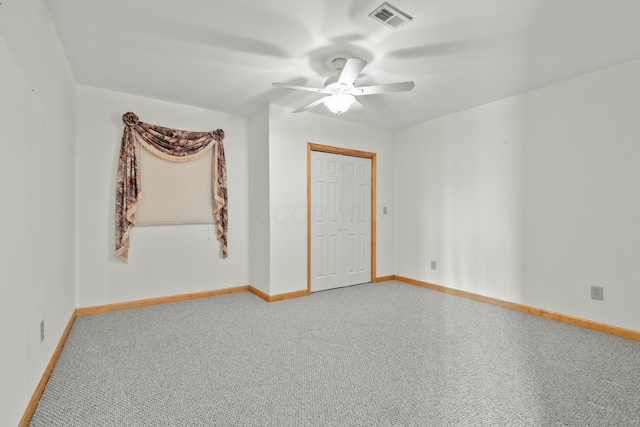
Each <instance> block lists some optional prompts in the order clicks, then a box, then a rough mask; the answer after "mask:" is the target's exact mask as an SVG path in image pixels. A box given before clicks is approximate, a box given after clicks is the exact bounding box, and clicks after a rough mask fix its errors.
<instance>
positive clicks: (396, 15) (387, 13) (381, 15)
mask: <svg viewBox="0 0 640 427" xmlns="http://www.w3.org/2000/svg"><path fill="white" fill-rule="evenodd" d="M369 16H370V17H371V18H372V19H374V20H376V21H378V22H381V23H383V24H384V25H386V26H387V27H390V28H393V29H394V30H397V29H398V28H400V27H402V26H403V25H404V24H406V23H407V22H411V20H412V19H413V17H412V16H409V15H407V14H406V13H404V12H403V11H401V10H400V9H398V8H396V7H394V6H392V5H390V4H389V3H382V4H381V5H380V6H378V7H377V8H376V10H374V11H373V12H371V13H370V14H369Z"/></svg>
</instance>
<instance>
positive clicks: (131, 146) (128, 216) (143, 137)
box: [116, 112, 228, 262]
mask: <svg viewBox="0 0 640 427" xmlns="http://www.w3.org/2000/svg"><path fill="white" fill-rule="evenodd" d="M122 121H123V122H124V124H125V127H124V132H123V133H122V142H121V145H120V157H119V160H118V182H117V185H116V187H117V188H116V257H118V258H119V259H121V260H122V261H124V262H127V261H128V253H129V235H130V233H131V229H132V228H133V226H134V225H135V223H136V221H135V213H136V204H137V203H138V200H140V196H141V195H142V189H141V188H140V177H139V175H138V162H137V159H136V150H135V141H138V142H139V143H140V144H142V145H143V146H144V147H145V148H146V149H147V150H149V151H151V152H152V153H154V154H155V155H157V156H159V157H161V158H163V159H165V160H168V161H170V162H188V161H191V160H195V159H197V158H199V157H201V156H203V155H204V154H205V153H206V152H207V151H209V150H210V149H213V150H214V153H213V165H212V167H211V175H212V181H211V184H212V185H211V187H212V191H213V201H214V203H213V204H214V206H213V218H214V221H215V224H216V229H217V237H218V240H219V241H220V244H221V245H222V257H223V258H226V257H227V256H228V249H227V226H228V209H227V168H226V163H225V158H224V147H223V145H222V140H223V139H224V131H223V130H222V129H218V130H215V131H213V132H190V131H185V130H178V129H170V128H166V127H162V126H157V125H152V124H149V123H143V122H141V121H139V120H138V116H136V115H135V114H134V113H131V112H129V113H125V114H124V115H123V116H122Z"/></svg>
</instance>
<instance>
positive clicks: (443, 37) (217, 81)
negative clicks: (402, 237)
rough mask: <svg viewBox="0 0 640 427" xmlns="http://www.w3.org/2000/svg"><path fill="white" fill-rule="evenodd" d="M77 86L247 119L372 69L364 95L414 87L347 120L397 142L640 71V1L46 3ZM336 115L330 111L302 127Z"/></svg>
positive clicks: (296, 103)
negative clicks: (556, 88)
mask: <svg viewBox="0 0 640 427" xmlns="http://www.w3.org/2000/svg"><path fill="white" fill-rule="evenodd" d="M46 2H47V5H48V7H49V10H50V12H51V16H52V18H53V21H54V24H55V26H56V29H57V31H58V34H59V36H60V39H61V41H62V45H63V47H64V50H65V53H66V55H67V58H68V60H69V63H70V65H71V68H72V70H73V73H74V75H75V78H76V81H77V82H78V83H82V84H86V85H91V86H97V87H101V88H106V89H112V90H115V91H121V92H126V93H131V94H136V95H141V96H146V97H150V98H156V99H162V100H167V101H171V102H176V103H181V104H187V105H192V106H199V107H203V108H207V109H212V110H217V111H223V112H227V113H231V114H238V115H250V114H252V113H254V112H255V111H257V110H258V109H260V108H261V107H262V106H264V105H266V104H267V103H273V104H278V105H283V106H286V107H291V108H298V107H300V106H302V105H305V104H306V103H309V102H311V101H314V100H315V99H317V98H318V97H320V96H321V95H319V94H315V93H311V92H303V91H293V90H290V89H284V88H277V87H273V86H272V85H271V83H272V82H275V81H280V82H286V83H293V84H302V85H309V86H318V87H322V85H323V83H324V80H325V79H326V78H327V77H329V76H330V75H332V74H333V73H335V71H334V70H333V69H332V68H331V60H332V59H334V58H336V57H357V58H361V59H364V60H365V61H368V65H367V66H366V67H365V69H364V70H363V73H362V74H361V75H360V77H359V79H358V80H356V85H360V86H362V85H372V84H382V83H392V82H396V81H405V80H413V81H415V84H416V86H415V89H414V90H413V91H412V92H407V93H394V94H384V95H374V96H366V97H360V98H358V99H359V100H360V101H361V102H362V104H363V105H365V106H366V107H367V111H366V112H364V113H360V114H356V113H353V112H347V113H345V114H342V115H341V116H340V118H342V119H344V120H351V121H354V122H360V123H365V124H370V125H376V126H383V127H385V128H389V129H397V128H401V127H405V126H408V125H412V124H415V123H419V122H423V121H426V120H429V119H432V118H435V117H439V116H443V115H446V114H450V113H453V112H456V111H461V110H464V109H467V108H471V107H474V106H478V105H482V104H486V103H489V102H491V101H495V100H498V99H501V98H505V97H508V96H511V95H515V94H518V93H522V92H525V91H528V90H531V89H535V88H538V87H541V86H545V85H548V84H551V83H554V82H557V81H561V80H564V79H567V78H571V77H574V76H577V75H580V74H585V73H589V72H592V71H595V70H598V69H602V68H606V67H609V66H612V65H616V64H619V63H623V62H627V61H630V60H634V59H638V58H640V0H482V1H479V0H392V1H391V3H392V4H393V5H394V6H396V7H398V8H400V9H401V10H403V11H404V12H406V13H408V14H409V15H412V16H413V17H414V19H413V21H412V22H411V23H409V24H407V25H406V26H404V27H403V28H401V29H399V30H396V31H394V30H392V29H390V28H388V27H386V26H384V25H382V24H380V23H378V22H376V21H374V20H373V19H371V18H369V17H368V14H369V13H370V12H371V11H372V10H374V9H375V8H376V7H377V6H379V5H380V4H381V3H382V0H324V1H322V0H315V1H309V0H266V1H265V0H227V1H219V0H180V1H175V0H171V1H169V0H108V1H107V0H90V1H87V0H46ZM314 113H319V114H328V115H331V113H329V112H328V111H327V110H326V108H325V107H324V106H323V105H320V106H318V107H316V108H315V109H313V110H312V112H304V113H301V114H314Z"/></svg>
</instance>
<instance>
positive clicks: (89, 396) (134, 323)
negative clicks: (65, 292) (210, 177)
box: [30, 282, 640, 427]
mask: <svg viewBox="0 0 640 427" xmlns="http://www.w3.org/2000/svg"><path fill="white" fill-rule="evenodd" d="M30 425H31V426H34V427H38V426H64V427H71V426H83V427H84V426H153V427H161V426H261V427H264V426H278V427H284V426H292V427H293V426H295V427H301V426H323V427H324V426H367V427H370V426H434V427H445V426H491V427H496V426H509V427H515V426H536V427H538V426H554V427H557V426H580V427H585V426H586V427H588V426H594V427H596V426H597V427H605V426H612V427H613V426H615V427H623V426H624V427H634V426H635V427H638V426H640V342H636V341H631V340H626V339H623V338H618V337H614V336H610V335H607V334H603V333H599V332H595V331H590V330H586V329H582V328H579V327H575V326H571V325H567V324H563V323H557V322H554V321H551V320H547V319H543V318H540V317H535V316H530V315H526V314H523V313H519V312H516V311H511V310H508V309H503V308H500V307H496V306H492V305H489V304H484V303H480V302H476V301H472V300H468V299H464V298H460V297H456V296H452V295H448V294H443V293H439V292H435V291H430V290H427V289H423V288H419V287H415V286H411V285H408V284H404V283H399V282H385V283H380V284H366V285H359V286H353V287H349V288H343V289H336V290H331V291H325V292H319V293H315V294H312V295H310V296H307V297H303V298H296V299H290V300H285V301H279V302H273V303H266V302H264V301H263V300H261V299H260V298H258V297H256V296H254V295H253V294H250V293H239V294H231V295H225V296H217V297H211V298H202V299H197V300H190V301H184V302H178V303H171V304H163V305H156V306H149V307H145V308H139V309H131V310H122V311H115V312H110V313H103V314H96V315H90V316H83V317H78V318H77V319H76V322H75V324H74V326H73V329H72V330H71V333H70V334H69V337H68V339H67V342H66V345H65V346H64V349H63V351H62V353H61V355H60V358H59V359H58V363H57V365H56V367H55V369H54V371H53V374H52V375H51V379H50V380H49V383H48V384H47V387H46V389H45V391H44V393H43V395H42V399H41V400H40V403H39V405H38V408H37V409H36V412H35V414H34V416H33V418H32V420H31V424H30Z"/></svg>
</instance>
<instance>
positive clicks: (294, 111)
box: [292, 97, 324, 113]
mask: <svg viewBox="0 0 640 427" xmlns="http://www.w3.org/2000/svg"><path fill="white" fill-rule="evenodd" d="M323 99H324V97H322V98H320V99H318V100H317V101H313V102H312V103H311V104H307V105H304V106H302V107H300V108H298V109H297V110H293V111H292V113H302V112H303V111H307V110H309V109H311V108H313V107H315V106H317V105H320V104H322V102H323V101H322V100H323Z"/></svg>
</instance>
